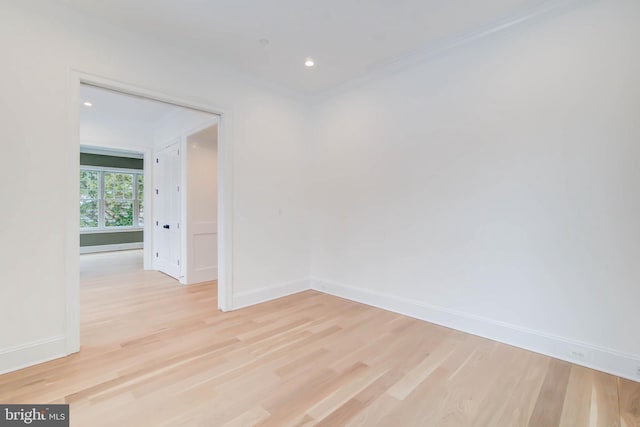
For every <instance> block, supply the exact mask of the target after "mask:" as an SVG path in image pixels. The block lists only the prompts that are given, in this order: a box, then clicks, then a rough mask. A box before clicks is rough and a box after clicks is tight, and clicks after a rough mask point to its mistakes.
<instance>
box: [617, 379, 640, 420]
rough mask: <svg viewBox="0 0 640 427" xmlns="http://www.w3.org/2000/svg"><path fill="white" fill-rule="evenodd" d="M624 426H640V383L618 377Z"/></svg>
mask: <svg viewBox="0 0 640 427" xmlns="http://www.w3.org/2000/svg"><path fill="white" fill-rule="evenodd" d="M618 393H619V402H620V419H621V423H620V424H621V426H622V427H640V383H637V382H633V381H629V380H627V379H624V378H618Z"/></svg>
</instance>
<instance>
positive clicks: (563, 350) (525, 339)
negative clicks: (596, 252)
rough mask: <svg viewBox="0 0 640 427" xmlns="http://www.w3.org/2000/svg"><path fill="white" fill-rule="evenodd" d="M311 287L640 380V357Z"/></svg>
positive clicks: (382, 297) (328, 286)
mask: <svg viewBox="0 0 640 427" xmlns="http://www.w3.org/2000/svg"><path fill="white" fill-rule="evenodd" d="M311 288H312V289H315V290H317V291H320V292H324V293H327V294H331V295H335V296H338V297H342V298H346V299H349V300H352V301H356V302H359V303H363V304H367V305H371V306H374V307H378V308H381V309H384V310H388V311H393V312H395V313H399V314H403V315H406V316H410V317H413V318H416V319H420V320H425V321H427V322H431V323H435V324H438V325H442V326H446V327H449V328H452V329H457V330H459V331H463V332H467V333H470V334H472V335H478V336H481V337H484V338H488V339H491V340H494V341H498V342H502V343H505V344H509V345H512V346H515V347H520V348H523V349H526V350H530V351H533V352H535V353H541V354H544V355H546V356H551V357H554V358H556V359H561V360H565V361H568V362H571V363H575V364H577V365H581V366H586V367H588V368H592V369H596V370H598V371H602V372H606V373H609V374H613V375H617V376H619V377H622V378H627V379H629V380H632V381H640V356H637V355H632V354H625V353H622V352H619V351H616V350H613V349H609V348H605V347H601V346H597V345H592V344H587V343H583V342H579V341H576V340H572V339H569V338H565V337H561V336H557V335H551V334H547V333H544V332H540V331H536V330H532V329H528V328H523V327H520V326H517V325H512V324H509V323H505V322H499V321H496V320H493V319H489V318H485V317H481V316H475V315H472V314H469V313H462V312H459V311H455V310H450V309H446V308H442V307H436V306H433V305H430V304H426V303H423V302H419V301H415V300H409V299H406V298H401V297H397V296H395V295H391V294H387V293H381V292H375V291H371V290H368V289H363V288H357V287H353V286H347V285H344V284H340V283H335V282H332V281H327V280H321V279H317V278H312V279H311ZM576 354H579V358H576V357H575V355H576Z"/></svg>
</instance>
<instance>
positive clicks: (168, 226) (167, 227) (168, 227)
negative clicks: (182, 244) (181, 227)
mask: <svg viewBox="0 0 640 427" xmlns="http://www.w3.org/2000/svg"><path fill="white" fill-rule="evenodd" d="M162 228H166V229H167V230H168V229H170V228H171V226H170V225H169V224H165V225H163V226H162Z"/></svg>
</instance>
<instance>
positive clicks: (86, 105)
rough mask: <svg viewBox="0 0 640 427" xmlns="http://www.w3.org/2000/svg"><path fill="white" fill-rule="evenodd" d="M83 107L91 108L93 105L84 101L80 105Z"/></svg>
mask: <svg viewBox="0 0 640 427" xmlns="http://www.w3.org/2000/svg"><path fill="white" fill-rule="evenodd" d="M82 104H83V105H84V106H85V107H93V104H92V103H91V102H89V101H85V102H83V103H82Z"/></svg>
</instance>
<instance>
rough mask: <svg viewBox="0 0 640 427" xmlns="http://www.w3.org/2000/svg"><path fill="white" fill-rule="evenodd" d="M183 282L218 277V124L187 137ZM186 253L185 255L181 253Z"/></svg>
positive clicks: (189, 282)
mask: <svg viewBox="0 0 640 427" xmlns="http://www.w3.org/2000/svg"><path fill="white" fill-rule="evenodd" d="M185 153H186V164H187V167H186V168H185V169H186V170H185V172H186V173H185V178H186V185H185V186H184V189H185V191H186V208H187V209H186V212H185V217H186V221H185V229H184V231H185V235H186V239H185V240H186V241H185V245H184V247H185V248H186V253H183V258H182V259H183V260H184V262H185V273H186V274H185V283H186V284H193V283H200V282H205V281H209V280H216V279H217V278H218V191H217V189H218V125H217V124H214V125H213V126H209V127H208V128H205V129H203V130H201V131H200V132H197V133H195V134H192V135H189V136H187V138H186V150H185ZM184 255H186V257H185V256H184Z"/></svg>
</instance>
